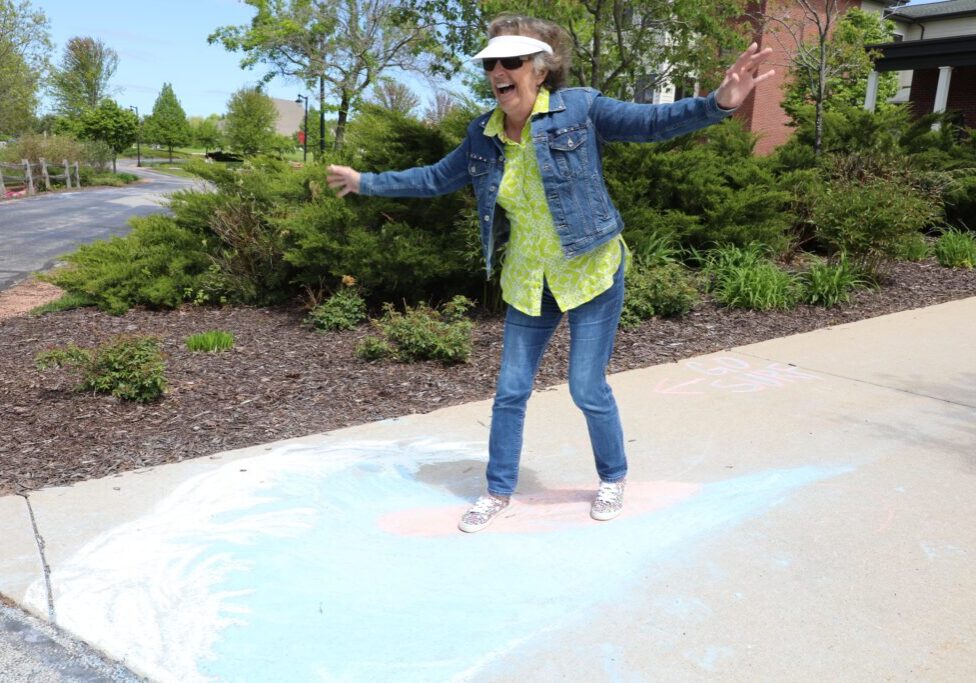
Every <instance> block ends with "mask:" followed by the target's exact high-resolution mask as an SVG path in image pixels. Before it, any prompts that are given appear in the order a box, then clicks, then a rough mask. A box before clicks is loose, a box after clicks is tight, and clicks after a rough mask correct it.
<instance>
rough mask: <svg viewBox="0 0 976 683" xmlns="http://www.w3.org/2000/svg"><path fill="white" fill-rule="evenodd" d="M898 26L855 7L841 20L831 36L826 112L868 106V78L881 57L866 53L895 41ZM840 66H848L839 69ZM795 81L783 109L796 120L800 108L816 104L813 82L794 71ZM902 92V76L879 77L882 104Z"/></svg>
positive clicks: (789, 89)
mask: <svg viewBox="0 0 976 683" xmlns="http://www.w3.org/2000/svg"><path fill="white" fill-rule="evenodd" d="M893 34H894V24H893V23H892V22H891V21H888V20H886V19H884V18H882V16H881V15H880V14H879V13H877V12H865V11H864V10H862V9H861V8H859V7H852V8H850V9H849V10H847V12H845V13H844V15H843V16H842V17H841V19H840V21H839V22H838V24H837V26H836V28H835V29H834V32H833V34H832V35H831V36H830V39H829V42H830V49H829V50H828V59H829V60H830V61H831V65H830V66H831V67H832V68H830V69H829V72H830V74H829V76H828V78H827V83H826V84H825V85H826V90H825V92H826V97H825V99H824V102H823V107H824V111H831V110H832V109H833V108H835V107H837V106H839V105H847V106H852V107H857V106H861V105H863V104H864V98H865V96H866V94H867V83H868V75H869V74H870V73H871V71H872V70H873V69H874V60H875V59H876V57H877V55H876V54H874V53H872V52H869V51H867V50H866V49H865V46H866V45H871V44H876V43H886V42H888V41H890V40H891V39H892V35H893ZM837 63H839V64H841V65H842V66H846V68H843V70H841V69H838V68H836V65H837ZM791 75H792V76H793V78H792V79H791V80H790V83H789V85H788V87H787V90H786V96H785V98H784V100H783V109H784V110H785V111H786V112H787V113H788V114H790V116H792V117H793V118H794V120H795V119H796V113H797V111H798V109H799V107H800V106H802V105H804V104H813V103H814V100H813V96H812V93H811V89H810V85H809V83H810V82H809V80H808V79H807V78H804V77H803V74H802V73H796V72H795V70H792V69H791ZM897 92H898V76H897V75H896V74H895V72H893V71H889V72H886V73H883V74H879V79H878V101H879V102H880V103H882V104H881V106H882V107H883V106H885V103H886V102H887V100H888V99H889V98H891V97H893V96H894V95H895V94H896V93H897Z"/></svg>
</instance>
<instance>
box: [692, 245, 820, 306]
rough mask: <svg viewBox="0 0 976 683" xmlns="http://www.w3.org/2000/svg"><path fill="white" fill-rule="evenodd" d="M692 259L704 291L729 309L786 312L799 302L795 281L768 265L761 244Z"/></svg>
mask: <svg viewBox="0 0 976 683" xmlns="http://www.w3.org/2000/svg"><path fill="white" fill-rule="evenodd" d="M693 259H694V260H696V261H697V262H698V263H699V265H700V267H701V272H702V275H703V277H704V280H705V286H706V288H707V289H708V290H709V291H711V292H712V294H713V296H714V297H715V299H716V301H718V302H719V303H721V304H722V305H724V306H728V307H729V308H747V309H751V310H756V311H768V310H771V309H787V308H792V307H794V306H795V305H796V303H797V301H798V299H799V289H800V288H799V284H798V283H797V281H796V278H795V277H794V276H792V275H790V274H789V273H787V272H785V271H783V270H781V269H779V268H778V267H777V266H776V264H775V263H773V262H772V261H770V260H769V259H768V258H767V257H766V256H765V248H764V247H763V246H762V245H760V244H757V243H753V244H750V245H748V246H745V247H736V246H721V247H717V248H715V249H711V250H709V251H706V252H693Z"/></svg>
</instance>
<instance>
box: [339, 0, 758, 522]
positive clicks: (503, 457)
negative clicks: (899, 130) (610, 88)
mask: <svg viewBox="0 0 976 683" xmlns="http://www.w3.org/2000/svg"><path fill="white" fill-rule="evenodd" d="M488 37H489V40H488V45H487V46H486V47H485V48H484V49H483V50H482V51H481V52H479V53H478V54H476V55H475V56H474V57H473V58H472V59H473V60H479V61H480V62H481V64H482V66H483V67H484V69H485V74H486V75H487V77H488V80H489V82H490V84H491V88H492V92H493V93H494V95H495V99H496V100H497V103H498V106H497V107H495V109H494V110H493V111H491V112H488V113H486V114H483V115H482V116H479V117H478V118H476V119H475V120H474V121H473V122H472V123H471V124H470V125H469V126H468V131H467V136H466V138H465V139H464V141H463V142H462V143H461V145H460V146H458V147H457V148H456V149H455V150H453V151H452V152H451V153H450V154H448V155H447V156H446V157H444V158H443V159H441V160H440V161H439V162H437V163H435V164H433V165H431V166H425V167H420V168H412V169H408V170H405V171H387V172H384V173H359V172H357V171H355V170H353V169H351V168H349V167H346V166H329V169H328V170H329V174H328V183H329V185H330V186H331V187H333V188H336V189H337V190H338V194H339V196H340V197H341V196H344V195H346V194H347V193H349V192H358V193H360V194H363V195H379V196H401V197H429V196H432V195H437V194H444V193H448V192H453V191H455V190H458V189H460V188H462V187H464V186H465V185H468V184H471V185H473V186H474V191H475V195H476V197H477V204H478V218H479V223H480V230H481V242H482V249H483V253H484V258H485V264H486V271H487V273H488V274H489V275H490V274H491V272H492V258H493V257H494V254H495V251H496V249H497V248H499V247H500V246H502V245H503V244H504V245H505V250H504V258H503V260H502V265H501V286H502V296H503V298H504V300H505V302H506V303H507V304H508V309H507V313H506V317H505V332H504V340H503V351H502V362H501V371H500V374H499V377H498V383H497V388H496V393H495V400H494V405H493V408H492V419H491V432H490V436H489V441H488V468H487V483H488V486H487V491H486V493H485V494H484V495H483V496H481V497H480V498H479V499H478V500H477V502H475V504H474V505H473V506H472V507H471V508H470V509H469V510H468V511H467V512H465V513H464V515H463V516H462V517H461V521H460V524H459V528H460V529H461V530H462V531H467V532H473V531H479V530H481V529H483V528H484V527H485V526H487V525H488V524H489V523H490V522H491V521H492V519H494V518H495V517H496V516H497V515H498V513H499V512H501V511H502V510H503V509H505V507H506V506H507V505H508V504H509V500H510V497H511V495H512V494H513V493H514V492H515V488H516V483H517V480H518V467H519V457H520V454H521V450H522V426H523V422H524V418H525V406H526V403H527V401H528V398H529V395H530V394H531V392H532V385H533V381H534V378H535V374H536V370H537V369H538V366H539V361H540V360H541V358H542V354H543V352H544V351H545V348H546V346H547V344H548V342H549V339H550V337H551V336H552V333H553V331H554V330H555V329H556V326H557V325H558V324H559V321H560V320H561V318H562V316H563V313H566V314H567V317H568V318H569V333H570V352H569V389H570V394H571V395H572V398H573V401H574V402H575V404H576V405H577V406H578V407H579V409H580V410H581V411H582V412H583V415H584V416H585V418H586V425H587V428H588V430H589V436H590V443H591V446H592V449H593V456H594V459H595V461H596V471H597V474H598V476H599V478H600V484H599V487H598V489H597V491H596V495H595V497H594V500H593V503H592V505H591V508H590V516H591V517H592V518H593V519H596V520H609V519H613V518H614V517H616V516H617V515H619V514H620V512H621V510H622V509H623V493H624V480H625V478H626V475H627V457H626V455H625V453H624V438H623V430H622V428H621V424H620V415H619V413H618V411H617V405H616V403H615V401H614V398H613V393H612V392H611V390H610V386H609V385H608V384H607V381H606V367H607V364H608V363H609V360H610V354H611V352H612V351H613V344H614V339H615V336H616V330H617V323H618V321H619V318H620V311H621V307H622V305H623V294H624V290H623V287H624V283H623V270H624V263H625V260H626V259H625V249H626V248H625V246H624V244H623V240H622V238H621V236H620V234H621V231H622V230H623V222H622V220H621V218H620V214H619V213H618V212H617V210H616V208H614V205H613V202H612V201H611V200H610V197H609V195H608V194H607V189H606V185H605V183H604V180H603V174H602V159H601V151H602V147H603V143H605V142H611V141H616V140H620V141H628V142H646V141H653V140H664V139H667V138H670V137H673V136H676V135H682V134H684V133H689V132H691V131H694V130H696V129H699V128H702V127H704V126H707V125H709V124H712V123H716V122H718V121H721V120H723V119H725V118H726V117H727V116H729V115H730V114H731V112H732V110H734V109H735V108H736V107H738V106H739V105H740V104H741V103H742V101H743V100H744V99H745V98H746V96H748V94H749V93H750V92H751V91H752V89H753V88H754V87H755V85H756V84H757V83H759V82H761V81H763V80H765V79H766V78H768V77H769V76H770V75H772V73H773V72H771V71H770V72H767V73H765V74H763V75H756V72H757V69H758V67H759V65H760V64H761V63H762V62H763V61H765V60H766V58H767V57H768V56H769V53H770V52H771V50H769V49H766V50H763V51H759V50H758V48H757V46H756V45H755V44H753V45H752V46H750V47H749V49H747V50H746V51H745V52H744V53H742V55H740V56H739V58H738V59H737V60H736V62H735V64H734V65H733V66H732V67H731V68H730V69H729V70H728V71H727V72H726V76H725V80H724V81H723V82H722V85H721V86H720V87H719V88H718V90H716V91H715V92H714V93H712V94H710V95H709V96H707V97H697V98H688V99H685V100H681V101H679V102H676V103H674V104H666V105H647V104H634V103H630V102H621V101H619V100H615V99H612V98H609V97H605V96H603V95H601V94H600V93H599V92H597V91H596V90H592V89H590V88H566V87H565V85H566V78H567V74H568V73H569V61H570V42H569V37H568V35H567V34H566V32H565V31H564V30H563V29H562V28H560V27H559V26H558V25H556V24H553V23H552V22H549V21H544V20H540V19H534V18H530V17H522V16H512V15H503V16H501V17H499V18H497V19H495V20H494V21H493V22H492V23H491V25H490V26H489V28H488Z"/></svg>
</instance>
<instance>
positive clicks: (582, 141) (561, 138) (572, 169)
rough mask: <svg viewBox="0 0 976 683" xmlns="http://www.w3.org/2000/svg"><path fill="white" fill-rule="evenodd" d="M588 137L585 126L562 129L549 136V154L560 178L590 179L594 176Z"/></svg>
mask: <svg viewBox="0 0 976 683" xmlns="http://www.w3.org/2000/svg"><path fill="white" fill-rule="evenodd" d="M588 136H589V132H588V131H587V130H586V126H585V125H581V126H574V127H572V128H560V129H559V130H556V131H554V132H552V133H550V134H549V153H550V154H551V155H552V162H553V164H554V165H555V167H556V172H557V173H558V175H559V176H560V177H562V178H588V177H589V176H591V175H592V173H593V171H592V169H590V162H589V155H588V153H587V144H586V142H587V138H588Z"/></svg>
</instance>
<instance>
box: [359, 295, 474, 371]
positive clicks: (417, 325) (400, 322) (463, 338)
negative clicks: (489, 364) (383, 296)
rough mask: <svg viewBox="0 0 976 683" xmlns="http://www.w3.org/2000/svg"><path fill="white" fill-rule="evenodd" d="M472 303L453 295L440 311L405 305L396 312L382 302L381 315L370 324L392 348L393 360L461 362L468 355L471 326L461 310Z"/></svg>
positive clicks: (465, 309)
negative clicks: (404, 308)
mask: <svg viewBox="0 0 976 683" xmlns="http://www.w3.org/2000/svg"><path fill="white" fill-rule="evenodd" d="M472 306H473V303H472V302H471V301H470V300H469V299H467V298H465V297H463V296H456V297H454V298H453V299H451V301H449V302H448V303H446V304H444V305H443V306H442V307H441V309H440V310H436V309H433V308H431V307H430V306H427V305H425V304H420V305H418V306H416V307H413V308H411V307H410V306H407V307H406V310H405V311H404V312H403V313H400V312H399V311H397V310H396V309H394V308H393V305H392V304H386V305H385V306H384V307H383V317H382V318H380V319H379V320H374V321H373V323H374V325H375V327H376V329H377V330H379V331H380V332H381V333H382V334H383V336H384V337H385V338H386V340H387V341H388V342H389V343H390V344H391V346H392V347H393V348H394V349H395V350H394V357H395V358H396V359H397V360H400V361H405V362H410V361H418V360H439V361H441V362H443V363H464V362H466V361H467V360H468V357H469V356H470V355H471V328H472V323H471V321H470V320H468V319H467V318H466V317H465V312H466V311H467V310H468V309H470V308H471V307H472ZM373 347H374V348H377V345H376V344H373Z"/></svg>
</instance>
